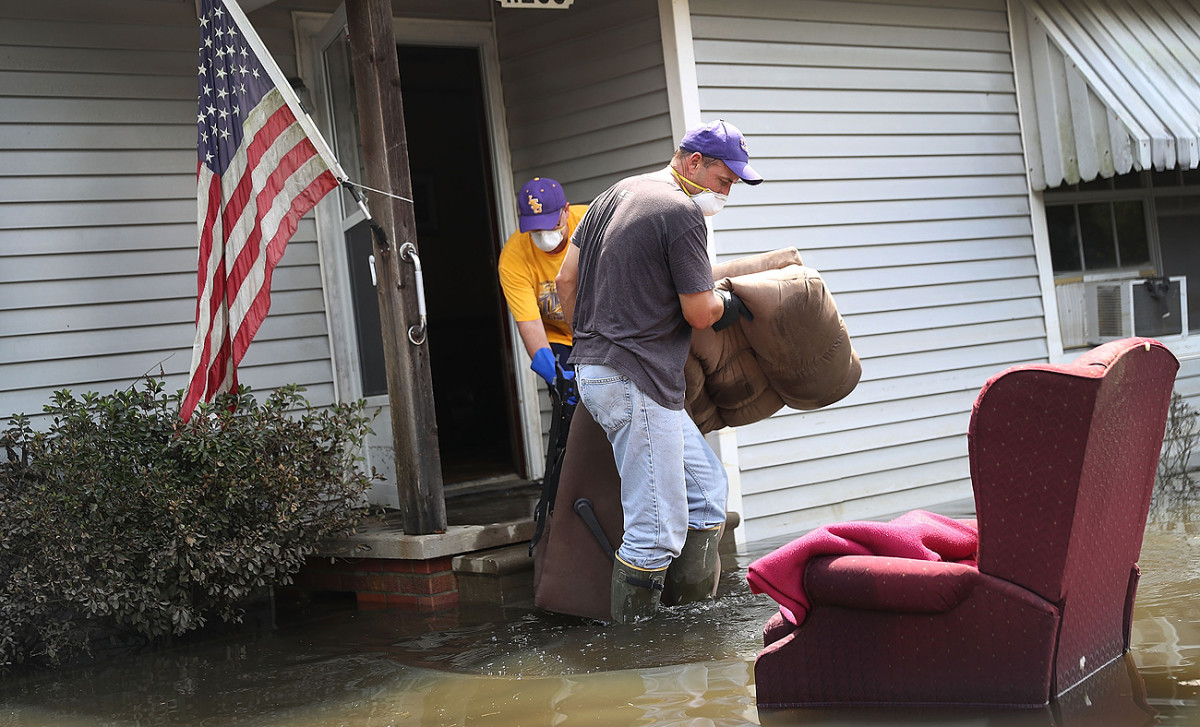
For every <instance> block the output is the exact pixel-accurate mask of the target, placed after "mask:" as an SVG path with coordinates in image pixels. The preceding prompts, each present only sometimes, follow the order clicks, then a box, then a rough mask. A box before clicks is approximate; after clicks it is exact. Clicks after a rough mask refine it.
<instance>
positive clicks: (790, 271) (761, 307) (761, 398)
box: [684, 248, 862, 432]
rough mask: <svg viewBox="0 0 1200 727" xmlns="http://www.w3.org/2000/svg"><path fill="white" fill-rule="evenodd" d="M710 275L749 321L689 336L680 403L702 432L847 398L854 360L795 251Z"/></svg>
mask: <svg viewBox="0 0 1200 727" xmlns="http://www.w3.org/2000/svg"><path fill="white" fill-rule="evenodd" d="M713 275H714V278H715V279H716V280H717V287H718V288H721V289H723V290H732V291H733V292H734V293H736V294H737V295H738V297H740V298H741V299H742V301H743V302H744V303H745V304H746V307H747V308H748V309H749V310H750V312H751V313H753V314H754V320H752V321H751V320H746V319H742V320H739V321H738V322H737V323H734V324H733V325H732V326H730V327H729V328H726V329H725V330H723V331H720V332H716V331H713V330H712V329H711V328H708V329H703V330H697V331H693V332H692V349H691V356H690V357H689V358H688V361H687V363H686V364H685V366H684V376H685V378H686V381H687V395H686V400H685V401H686V405H687V410H688V413H689V414H691V416H692V419H693V420H694V421H695V422H696V425H697V426H698V427H700V431H701V432H710V431H713V430H715V429H720V428H721V427H725V426H740V425H743V424H752V423H754V422H757V421H760V420H762V419H765V418H767V417H769V416H771V415H772V414H774V413H775V412H777V411H779V410H780V409H782V408H783V407H784V406H785V405H786V406H790V407H792V408H795V409H817V408H820V407H823V406H828V405H829V404H832V403H833V402H835V401H838V400H840V399H842V398H843V397H845V396H846V395H847V394H849V393H850V392H851V391H853V389H854V387H855V386H856V385H857V384H858V380H859V377H860V376H861V374H862V366H861V364H860V362H859V360H858V354H857V353H855V351H854V348H853V346H852V345H851V343H850V336H849V334H848V333H847V332H846V324H845V322H844V321H843V320H842V317H841V316H840V315H839V314H838V310H837V306H836V305H835V304H834V302H833V296H832V295H830V293H829V290H828V289H827V288H826V287H825V281H824V280H822V278H821V275H820V273H818V272H817V271H816V270H814V269H812V268H809V267H805V266H804V265H803V262H802V261H801V259H800V252H799V251H798V250H796V249H795V248H786V249H783V250H775V251H773V252H769V253H763V254H761V255H753V256H750V257H746V258H741V259H738V260H733V261H730V262H727V263H722V264H720V265H716V266H714V267H713Z"/></svg>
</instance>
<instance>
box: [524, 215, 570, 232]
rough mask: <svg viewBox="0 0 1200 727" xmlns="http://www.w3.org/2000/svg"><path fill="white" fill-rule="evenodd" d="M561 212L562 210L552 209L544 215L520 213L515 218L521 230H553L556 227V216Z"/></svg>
mask: <svg viewBox="0 0 1200 727" xmlns="http://www.w3.org/2000/svg"><path fill="white" fill-rule="evenodd" d="M561 214H562V210H560V209H559V210H554V211H553V212H547V213H546V214H544V215H529V216H528V217H526V216H524V215H522V216H519V217H518V218H517V227H518V229H520V230H521V232H529V231H530V230H553V229H554V228H556V227H558V217H559V215H561Z"/></svg>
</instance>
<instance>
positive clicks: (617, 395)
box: [577, 376, 633, 433]
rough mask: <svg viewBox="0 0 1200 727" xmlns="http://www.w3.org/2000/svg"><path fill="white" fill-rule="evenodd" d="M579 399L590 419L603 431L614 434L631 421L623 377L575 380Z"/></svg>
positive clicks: (631, 416) (630, 407) (627, 384)
mask: <svg viewBox="0 0 1200 727" xmlns="http://www.w3.org/2000/svg"><path fill="white" fill-rule="evenodd" d="M577 381H578V385H579V398H581V399H583V404H584V406H586V407H587V410H588V412H589V413H591V415H592V418H593V419H595V420H596V423H597V424H599V425H600V426H601V427H602V428H603V429H604V431H606V432H609V433H611V432H614V431H616V430H618V429H620V428H621V427H623V426H625V425H626V424H628V423H629V421H630V420H631V419H633V404H632V403H631V401H630V395H629V381H628V380H627V379H626V378H625V377H624V376H607V377H605V378H603V379H585V378H582V377H580V378H579V379H577Z"/></svg>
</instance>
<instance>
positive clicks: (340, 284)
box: [292, 6, 545, 479]
mask: <svg viewBox="0 0 1200 727" xmlns="http://www.w3.org/2000/svg"><path fill="white" fill-rule="evenodd" d="M335 18H336V20H335ZM338 21H340V22H341V24H344V23H345V8H344V6H343V7H339V8H338V9H337V10H336V11H334V12H333V13H321V12H311V11H293V13H292V27H293V37H294V39H295V43H296V65H297V69H298V71H299V74H300V77H301V79H303V81H304V83H305V84H306V85H307V86H308V88H310V89H312V99H313V104H312V105H313V106H315V107H316V108H315V109H314V110H313V117H314V120H315V121H316V123H317V125H318V127H320V128H322V129H328V128H329V125H330V116H329V112H328V109H327V108H325V98H326V95H325V89H324V77H323V74H322V73H321V68H320V58H321V48H320V47H319V41H320V39H321V34H322V31H323V30H324V29H325V28H326V27H327V26H329V25H330V24H331V22H338ZM392 22H393V31H394V33H395V36H396V43H397V44H399V45H432V46H447V47H466V48H474V49H476V50H477V51H478V52H479V56H480V66H481V67H480V74H481V80H482V86H483V94H484V99H483V102H484V108H485V112H486V115H487V119H486V123H487V129H488V139H489V145H490V147H491V165H492V170H493V175H494V177H495V178H494V179H493V180H492V182H493V190H494V199H493V200H492V203H493V205H494V206H495V209H496V219H497V224H498V226H499V229H498V230H497V234H498V235H499V236H500V237H499V239H497V240H495V241H494V244H495V245H496V249H497V250H499V248H500V246H501V245H502V244H503V243H504V240H506V239H507V232H506V231H508V230H514V229H516V227H517V210H516V204H515V201H514V200H515V198H516V188H515V187H514V185H513V169H512V159H511V154H510V148H509V141H508V127H507V125H506V123H505V111H504V102H503V91H502V83H501V78H500V59H499V54H498V52H497V48H496V39H495V34H494V29H493V26H492V23H491V22H489V21H464V20H438V19H429V18H405V17H396V18H393V21H392ZM347 212H349V214H344V213H343V210H342V196H341V194H340V193H339V194H331V195H328V196H326V197H325V199H324V200H322V201H321V203H320V204H318V205H317V208H316V222H317V248H318V251H319V255H320V265H321V271H322V278H323V282H324V286H323V293H324V296H325V311H326V319H327V327H328V331H329V345H330V351H331V354H332V357H333V373H334V396H335V398H336V399H337V400H338V401H354V400H357V399H359V398H362V382H361V379H360V376H359V360H358V358H359V357H358V345H357V340H356V338H355V336H353V335H349V332H352V331H354V330H355V326H356V324H355V320H354V310H353V305H352V302H351V291H350V286H349V271H348V269H347V266H346V263H345V260H344V253H343V250H342V248H343V245H344V237H343V231H342V227H343V220H344V221H346V222H350V221H358V220H360V219H361V218H362V212H361V211H358V210H347ZM502 315H507V309H506V310H505V311H503V312H502ZM508 331H509V345H510V348H511V351H512V355H513V357H514V359H515V361H516V365H515V366H514V370H515V371H516V373H517V381H516V390H517V408H518V411H519V414H520V426H519V430H520V431H518V432H517V433H516V434H517V436H519V437H521V439H522V443H521V447H520V449H521V451H522V452H523V453H524V457H525V462H524V469H525V472H527V473H528V476H529V477H530V478H531V479H536V478H538V477H541V476H542V470H543V469H544V462H543V459H544V457H545V454H544V452H545V449H544V446H543V441H542V439H543V438H542V434H543V433H542V422H541V412H540V410H539V404H538V395H539V389H538V387H537V382H536V380H535V379H536V377H535V375H534V374H533V372H532V371H530V370H529V367H528V365H522V363H523V362H524V358H525V349H524V345H523V344H522V342H521V340H520V338H519V336H518V333H517V328H516V326H515V325H512V324H511V321H509V325H508ZM367 403H368V405H369V407H376V406H386V405H387V403H388V400H387V396H386V395H382V396H375V397H370V398H368V399H367Z"/></svg>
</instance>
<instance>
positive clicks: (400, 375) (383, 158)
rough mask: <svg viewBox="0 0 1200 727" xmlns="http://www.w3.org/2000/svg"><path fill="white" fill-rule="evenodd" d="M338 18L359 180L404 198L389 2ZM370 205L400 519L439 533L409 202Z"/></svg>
mask: <svg viewBox="0 0 1200 727" xmlns="http://www.w3.org/2000/svg"><path fill="white" fill-rule="evenodd" d="M346 25H347V30H348V33H349V41H350V57H351V63H352V68H353V70H354V83H355V87H356V89H357V90H356V95H357V97H358V119H359V125H360V128H361V131H362V145H363V157H364V159H365V160H366V185H367V186H369V187H374V188H375V189H383V190H388V191H390V192H391V193H392V194H396V195H399V196H401V197H407V198H408V199H412V181H411V180H410V178H409V172H408V140H407V138H406V136H405V132H404V102H403V100H402V99H401V97H400V63H399V59H398V58H397V55H396V37H395V34H394V33H393V31H392V3H391V1H390V0H346ZM370 207H371V215H372V216H373V217H374V218H375V221H376V222H378V223H379V225H380V226H381V227H382V228H383V230H384V232H385V233H386V234H387V237H388V243H389V244H388V245H386V246H383V245H381V244H380V241H379V239H378V237H376V238H375V244H374V252H375V271H376V276H377V280H378V288H377V289H378V292H379V319H380V324H381V326H382V327H383V359H384V364H385V366H386V369H387V387H388V403H389V405H390V407H391V415H392V446H393V447H394V448H395V454H396V489H397V492H398V494H399V496H400V510H401V515H402V524H403V526H404V532H406V533H408V534H410V535H427V534H429V533H439V532H445V530H446V500H445V497H444V495H443V493H442V470H441V462H440V458H439V456H438V437H437V419H436V416H435V413H434V402H433V379H432V376H431V375H430V370H429V343H428V342H423V343H420V344H414V343H412V341H411V340H410V339H409V329H410V328H412V327H413V326H417V325H419V324H420V319H419V317H418V307H417V290H416V268H415V266H414V265H413V262H412V261H411V259H410V260H408V261H405V260H401V259H400V257H401V256H400V248H401V246H402V245H404V243H406V242H408V243H412V244H413V245H414V246H415V245H416V243H417V224H416V218H415V216H414V214H413V206H412V203H411V202H406V201H403V200H399V199H393V198H389V197H382V196H380V195H374V196H373V197H372V199H371V206H370ZM418 254H419V251H418Z"/></svg>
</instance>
